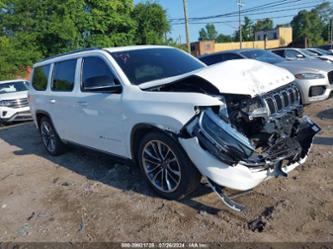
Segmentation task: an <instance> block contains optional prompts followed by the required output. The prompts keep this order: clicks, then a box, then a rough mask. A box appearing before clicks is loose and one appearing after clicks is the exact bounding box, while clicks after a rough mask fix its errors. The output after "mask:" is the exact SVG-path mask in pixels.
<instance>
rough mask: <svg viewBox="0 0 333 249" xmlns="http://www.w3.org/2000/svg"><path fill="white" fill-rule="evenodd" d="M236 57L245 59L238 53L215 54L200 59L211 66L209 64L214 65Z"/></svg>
mask: <svg viewBox="0 0 333 249" xmlns="http://www.w3.org/2000/svg"><path fill="white" fill-rule="evenodd" d="M236 59H243V58H242V57H241V56H239V55H238V54H215V55H210V56H207V57H203V58H201V59H200V60H201V61H202V62H204V63H206V65H208V66H209V65H213V64H216V63H219V62H224V61H229V60H236Z"/></svg>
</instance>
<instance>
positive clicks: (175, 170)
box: [137, 131, 201, 200]
mask: <svg viewBox="0 0 333 249" xmlns="http://www.w3.org/2000/svg"><path fill="white" fill-rule="evenodd" d="M137 162H138V163H139V165H140V168H141V171H142V173H143V175H144V178H145V180H146V181H147V182H148V184H149V185H150V186H151V187H152V188H153V190H154V191H155V192H157V193H158V194H159V195H160V196H162V197H164V198H166V199H171V200H179V199H182V198H184V197H185V196H186V195H188V194H190V193H191V192H193V191H194V190H195V189H196V188H197V187H198V185H199V184H200V180H201V174H200V173H199V171H198V170H197V169H196V167H195V166H194V165H193V163H192V162H191V160H190V159H189V158H188V156H187V154H186V153H185V151H184V150H183V148H182V147H181V146H180V144H179V143H178V142H177V141H175V140H174V139H173V138H171V137H170V136H168V135H166V134H165V133H163V132H159V131H153V132H150V133H148V134H147V135H145V136H144V137H143V138H142V140H141V142H140V145H139V150H138V153H137Z"/></svg>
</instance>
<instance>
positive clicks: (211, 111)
mask: <svg viewBox="0 0 333 249" xmlns="http://www.w3.org/2000/svg"><path fill="white" fill-rule="evenodd" d="M149 90H150V91H170V92H171V91H172V92H196V93H203V94H207V95H211V96H214V97H216V98H219V99H220V100H221V102H223V103H224V105H222V106H213V107H197V115H196V116H195V117H193V119H192V120H191V121H190V122H189V123H188V124H187V125H185V126H184V128H183V130H182V131H181V134H180V136H182V137H189V138H190V137H197V138H198V139H199V141H200V145H201V146H202V148H203V149H205V150H206V151H208V152H210V153H211V154H213V155H214V156H215V157H217V158H218V159H219V160H220V161H222V162H224V163H226V164H228V165H237V164H238V163H241V164H242V165H245V166H247V167H251V168H254V167H255V168H262V169H263V170H264V169H267V168H269V167H270V168H275V169H276V170H275V171H276V174H277V176H278V175H285V173H284V172H283V171H282V169H281V168H282V167H283V166H284V165H290V164H292V163H295V162H298V161H299V160H301V159H303V158H304V157H306V155H307V153H308V151H309V149H310V147H311V144H312V139H313V137H314V135H315V134H316V133H318V132H319V131H320V128H319V127H318V126H317V125H316V124H314V123H313V122H312V121H311V120H310V119H308V118H307V117H303V106H302V105H301V104H300V101H301V100H300V99H301V96H300V93H299V90H298V89H297V87H296V86H295V85H294V84H292V83H291V84H288V85H285V86H282V87H280V88H278V89H275V90H273V91H271V92H268V93H265V94H264V95H257V96H255V97H251V96H249V95H237V94H223V93H219V91H218V89H216V88H215V87H214V86H213V85H211V84H210V83H209V82H207V81H206V80H204V79H202V78H200V77H197V76H191V77H188V78H184V79H182V80H180V81H177V82H173V83H171V84H167V85H163V86H161V87H157V88H156V87H155V88H151V89H149Z"/></svg>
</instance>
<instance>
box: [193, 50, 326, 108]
mask: <svg viewBox="0 0 333 249" xmlns="http://www.w3.org/2000/svg"><path fill="white" fill-rule="evenodd" d="M199 59H200V60H201V61H203V62H204V63H206V64H207V65H212V64H215V63H219V62H223V61H227V60H234V59H255V60H259V61H262V62H267V63H270V64H273V65H276V66H279V67H283V68H285V69H288V70H289V71H290V72H291V73H292V74H293V75H294V76H295V78H296V79H295V83H296V85H297V87H298V88H299V89H300V91H301V95H302V103H303V104H310V103H312V102H316V101H322V100H325V99H327V98H329V97H330V96H331V94H332V92H333V65H332V64H329V63H323V62H320V61H319V63H318V61H314V60H306V61H305V60H293V61H287V60H285V59H283V58H282V57H280V56H278V55H276V54H274V53H272V52H270V51H266V50H263V49H243V50H231V51H224V52H219V53H216V54H210V55H206V56H202V57H200V58H199Z"/></svg>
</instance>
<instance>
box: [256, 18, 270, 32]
mask: <svg viewBox="0 0 333 249" xmlns="http://www.w3.org/2000/svg"><path fill="white" fill-rule="evenodd" d="M272 29H273V20H272V19H270V18H265V19H263V20H258V21H257V22H256V23H255V24H254V31H255V32H256V31H262V30H263V31H266V30H272Z"/></svg>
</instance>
